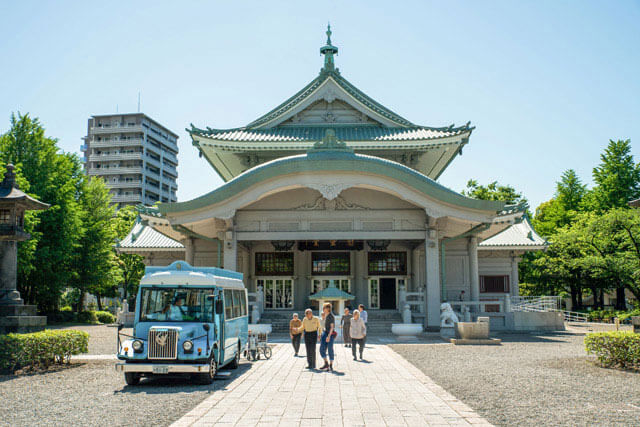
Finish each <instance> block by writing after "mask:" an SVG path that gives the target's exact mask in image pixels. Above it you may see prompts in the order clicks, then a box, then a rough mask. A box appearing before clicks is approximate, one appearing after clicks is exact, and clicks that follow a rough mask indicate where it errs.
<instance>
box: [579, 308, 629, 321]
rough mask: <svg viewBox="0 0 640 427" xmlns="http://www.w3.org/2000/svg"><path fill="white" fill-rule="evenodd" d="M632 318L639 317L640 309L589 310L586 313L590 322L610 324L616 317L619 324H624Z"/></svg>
mask: <svg viewBox="0 0 640 427" xmlns="http://www.w3.org/2000/svg"><path fill="white" fill-rule="evenodd" d="M633 316H640V309H637V308H636V309H634V310H591V311H589V312H587V318H588V320H589V321H590V322H602V321H604V322H612V321H613V319H615V318H616V317H617V318H618V319H620V322H625V321H627V320H629V319H631V317H633Z"/></svg>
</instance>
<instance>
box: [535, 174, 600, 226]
mask: <svg viewBox="0 0 640 427" xmlns="http://www.w3.org/2000/svg"><path fill="white" fill-rule="evenodd" d="M586 194H587V187H586V185H584V184H582V182H580V178H578V175H577V174H576V172H575V171H574V170H573V169H568V170H566V171H565V172H564V173H563V174H562V176H561V178H560V181H558V182H557V183H556V193H555V195H554V198H553V199H551V200H548V201H546V202H543V203H541V204H540V206H538V208H537V209H536V216H535V217H534V219H533V225H534V227H535V228H536V231H538V233H540V234H541V235H543V236H545V237H550V236H552V235H553V234H554V233H555V232H556V230H557V229H559V228H561V227H564V226H565V225H569V224H571V223H572V222H573V221H574V220H575V219H576V217H577V215H578V213H579V212H581V211H583V210H584V198H585V195H586Z"/></svg>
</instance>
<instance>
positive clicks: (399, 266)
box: [369, 252, 407, 276]
mask: <svg viewBox="0 0 640 427" xmlns="http://www.w3.org/2000/svg"><path fill="white" fill-rule="evenodd" d="M369 274H370V275H376V276H379V275H399V274H402V275H404V274H407V253H406V252H369Z"/></svg>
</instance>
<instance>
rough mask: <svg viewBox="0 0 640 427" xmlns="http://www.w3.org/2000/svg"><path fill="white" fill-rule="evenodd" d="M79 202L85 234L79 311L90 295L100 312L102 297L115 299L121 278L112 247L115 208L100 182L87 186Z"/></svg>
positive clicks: (78, 275) (79, 254)
mask: <svg viewBox="0 0 640 427" xmlns="http://www.w3.org/2000/svg"><path fill="white" fill-rule="evenodd" d="M82 190H83V191H82V193H81V197H80V201H81V205H82V225H83V233H82V237H81V239H80V242H79V243H80V244H79V246H78V248H77V251H76V253H75V261H76V262H75V275H74V281H73V284H74V287H75V288H77V289H78V290H80V304H79V305H80V308H82V307H83V305H84V297H85V294H86V293H87V292H89V293H91V294H93V295H95V297H96V299H97V302H98V309H100V310H101V309H102V300H101V298H102V297H105V296H106V297H112V296H115V294H116V290H117V284H118V278H119V271H118V268H117V262H116V256H115V253H114V252H113V244H114V243H115V239H116V231H115V228H114V224H113V216H114V214H115V207H113V206H111V195H110V194H109V189H108V188H107V187H106V186H105V184H104V181H103V180H102V179H101V178H92V179H89V180H88V181H86V182H85V185H84V187H83V189H82Z"/></svg>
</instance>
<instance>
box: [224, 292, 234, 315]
mask: <svg viewBox="0 0 640 427" xmlns="http://www.w3.org/2000/svg"><path fill="white" fill-rule="evenodd" d="M224 317H225V318H227V319H233V294H232V292H231V289H225V290H224Z"/></svg>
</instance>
